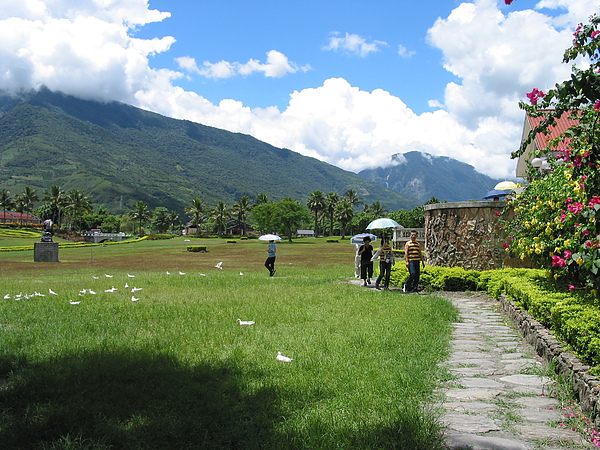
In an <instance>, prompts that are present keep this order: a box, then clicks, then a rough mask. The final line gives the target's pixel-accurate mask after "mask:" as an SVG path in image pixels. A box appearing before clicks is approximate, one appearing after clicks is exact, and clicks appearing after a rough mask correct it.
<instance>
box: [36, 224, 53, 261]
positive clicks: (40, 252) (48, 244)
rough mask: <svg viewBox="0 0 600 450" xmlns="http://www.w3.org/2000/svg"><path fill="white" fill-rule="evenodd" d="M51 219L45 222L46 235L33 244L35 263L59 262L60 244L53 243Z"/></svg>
mask: <svg viewBox="0 0 600 450" xmlns="http://www.w3.org/2000/svg"><path fill="white" fill-rule="evenodd" d="M53 225H54V224H53V222H52V221H51V220H50V219H47V220H44V233H43V234H42V237H41V238H40V241H39V242H36V243H35V244H33V260H34V261H35V262H58V242H53V241H52V226H53Z"/></svg>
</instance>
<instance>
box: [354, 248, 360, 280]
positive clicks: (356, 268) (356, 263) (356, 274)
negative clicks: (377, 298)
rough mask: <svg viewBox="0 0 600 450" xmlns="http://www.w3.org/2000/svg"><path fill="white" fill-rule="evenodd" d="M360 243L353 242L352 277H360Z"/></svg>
mask: <svg viewBox="0 0 600 450" xmlns="http://www.w3.org/2000/svg"><path fill="white" fill-rule="evenodd" d="M360 245H361V244H354V278H360V255H359V254H358V251H359V250H360Z"/></svg>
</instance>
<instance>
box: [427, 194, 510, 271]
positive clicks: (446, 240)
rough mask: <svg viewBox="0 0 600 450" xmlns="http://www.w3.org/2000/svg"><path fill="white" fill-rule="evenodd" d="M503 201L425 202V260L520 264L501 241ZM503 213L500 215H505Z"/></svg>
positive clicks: (474, 266) (467, 265) (469, 265)
mask: <svg viewBox="0 0 600 450" xmlns="http://www.w3.org/2000/svg"><path fill="white" fill-rule="evenodd" d="M505 206H506V202H503V201H481V202H455V203H435V204H432V205H425V208H424V209H425V248H426V264H429V265H434V266H442V267H454V266H459V267H462V268H464V269H467V270H489V269H498V268H501V267H520V266H521V262H520V261H519V260H515V259H514V258H511V256H510V255H509V254H508V253H507V252H506V251H505V250H504V248H503V247H502V244H503V243H505V242H506V237H505V234H504V233H503V231H502V225H501V222H500V216H499V214H500V212H501V211H502V210H503V209H504V207H505ZM506 218H507V217H505V215H503V219H506Z"/></svg>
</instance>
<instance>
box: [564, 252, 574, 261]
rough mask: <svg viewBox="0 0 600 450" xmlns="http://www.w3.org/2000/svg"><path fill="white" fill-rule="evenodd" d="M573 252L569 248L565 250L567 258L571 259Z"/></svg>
mask: <svg viewBox="0 0 600 450" xmlns="http://www.w3.org/2000/svg"><path fill="white" fill-rule="evenodd" d="M572 254H573V253H572V252H570V251H569V250H565V259H569V258H570V257H571V255H572Z"/></svg>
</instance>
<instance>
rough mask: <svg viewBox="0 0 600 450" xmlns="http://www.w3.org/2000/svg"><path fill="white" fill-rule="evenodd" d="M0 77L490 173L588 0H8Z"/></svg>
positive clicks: (320, 154)
mask: <svg viewBox="0 0 600 450" xmlns="http://www.w3.org/2000/svg"><path fill="white" fill-rule="evenodd" d="M2 3H3V7H2V9H1V10H0V89H5V90H19V89H30V88H37V87H39V86H42V85H44V86H47V87H49V88H50V89H53V90H60V91H63V92H65V93H67V94H71V95H76V96H79V97H82V98H89V99H94V100H103V101H113V100H116V101H121V102H125V103H128V104H131V105H134V106H137V107H141V108H144V109H147V110H151V111H155V112H158V113H160V114H164V115H166V116H169V117H174V118H179V119H188V120H193V121H196V122H199V123H203V124H205V125H210V126H215V127H218V128H223V129H226V130H230V131H235V132H242V133H247V134H251V135H253V136H255V137H257V138H258V139H261V140H263V141H266V142H269V143H271V144H273V145H276V146H278V147H285V148H290V149H292V150H294V151H297V152H299V153H301V154H303V155H307V156H311V157H315V158H318V159H320V160H322V161H326V162H328V163H331V164H334V165H337V166H339V167H342V168H344V169H347V170H351V171H355V172H358V171H360V170H361V169H363V168H370V167H377V166H385V165H389V164H391V156H392V155H393V154H396V153H404V152H408V151H412V150H418V151H422V152H427V153H429V154H431V155H434V156H449V157H452V158H455V159H458V160H460V161H463V162H466V163H468V164H471V165H472V166H474V167H475V168H476V170H478V171H480V172H482V173H485V174H487V175H490V176H493V177H496V178H512V177H514V169H515V165H516V162H515V161H513V160H511V159H510V156H509V155H510V153H511V152H512V151H514V150H515V149H516V148H517V147H518V145H519V142H520V139H521V133H522V128H523V120H524V114H523V112H522V111H521V110H520V109H519V107H518V101H519V100H522V99H525V94H526V93H527V92H529V91H531V89H533V88H534V87H537V88H539V89H542V90H546V89H549V88H551V87H552V86H553V85H554V84H555V83H557V82H560V81H562V80H564V79H565V78H566V77H568V76H569V73H570V68H569V67H568V66H566V65H564V64H562V54H563V52H564V49H565V48H566V47H567V46H569V45H570V43H571V39H572V33H573V30H574V28H575V27H576V26H577V23H579V22H586V21H587V18H588V17H589V16H590V15H591V14H593V13H595V12H597V11H598V9H599V4H598V2H597V0H514V2H513V4H512V5H510V6H507V5H505V4H504V0H469V1H466V0H465V1H459V0H429V1H426V2H420V1H414V0H413V1H406V0H374V1H372V2H365V1H357V0H345V1H341V0H332V1H323V0H321V1H315V0H304V1H302V2H281V1H266V0H255V1H251V2H250V1H247V0H232V1H201V0H196V1H191V2H190V1H182V0H77V1H76V0H29V1H27V2H23V1H22V0H3V2H2Z"/></svg>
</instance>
